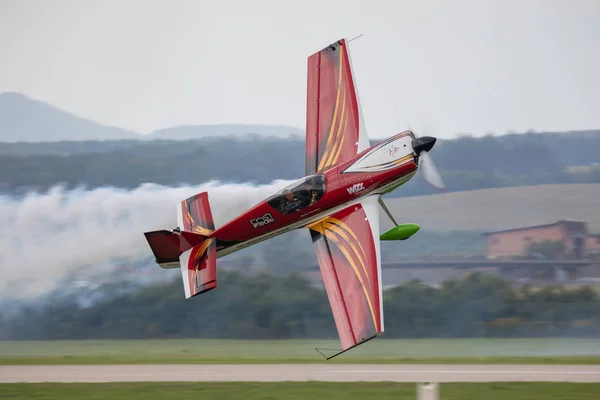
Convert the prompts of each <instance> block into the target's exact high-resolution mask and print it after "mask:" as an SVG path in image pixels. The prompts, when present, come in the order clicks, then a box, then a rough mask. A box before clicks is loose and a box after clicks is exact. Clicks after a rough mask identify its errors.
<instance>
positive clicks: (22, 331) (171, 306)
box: [0, 271, 600, 339]
mask: <svg viewBox="0 0 600 400" xmlns="http://www.w3.org/2000/svg"><path fill="white" fill-rule="evenodd" d="M218 280H219V286H218V287H217V289H215V290H213V291H211V292H208V293H206V294H203V295H201V296H199V297H196V298H193V299H190V300H185V299H184V297H183V288H182V283H181V280H180V279H176V280H174V281H172V282H169V283H166V284H162V285H158V286H153V287H149V288H146V289H142V290H140V291H136V292H132V293H127V294H123V295H120V296H118V297H115V298H112V299H110V300H107V301H103V302H101V303H98V304H95V305H92V306H91V307H83V306H80V305H77V303H76V302H74V301H69V300H63V301H54V302H48V303H46V304H45V305H41V306H39V307H37V308H33V307H28V308H25V309H23V310H22V312H21V313H20V314H19V315H17V316H13V317H10V318H9V317H7V316H5V317H4V318H3V321H2V324H0V337H1V338H3V339H88V338H183V337H185V338H192V337H201V338H240V339H259V338H260V339H281V338H335V337H337V332H336V329H335V324H334V321H333V316H332V312H331V309H330V305H329V301H328V299H327V295H326V293H325V291H324V289H323V288H321V287H315V286H314V285H312V284H311V282H310V281H309V280H307V279H306V278H304V277H302V276H300V275H297V274H290V275H284V276H275V275H269V274H264V273H262V274H243V273H240V272H226V271H221V272H219V275H218ZM384 311H385V326H386V333H385V334H386V337H390V338H424V337H433V338H435V337H438V338H439V337H446V338H458V337H461V338H473V337H548V336H587V337H598V336H600V297H599V295H598V293H597V292H596V291H594V290H593V289H592V288H590V287H582V288H578V289H566V288H563V287H560V286H549V287H543V288H534V287H531V286H522V287H513V286H511V285H510V284H509V283H508V282H507V281H505V280H503V279H501V278H499V277H497V276H494V275H486V274H482V273H472V274H469V275H467V276H466V277H464V278H463V279H460V280H448V281H445V282H443V283H442V284H441V285H440V286H439V287H432V286H428V285H424V284H422V283H421V282H418V281H410V282H407V283H405V284H403V285H401V286H398V287H394V288H391V289H387V290H385V291H384Z"/></svg>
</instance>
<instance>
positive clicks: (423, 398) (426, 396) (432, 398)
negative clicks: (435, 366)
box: [417, 382, 440, 400]
mask: <svg viewBox="0 0 600 400" xmlns="http://www.w3.org/2000/svg"><path fill="white" fill-rule="evenodd" d="M439 396H440V392H439V388H438V383H437V382H429V383H417V400H439Z"/></svg>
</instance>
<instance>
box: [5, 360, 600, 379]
mask: <svg viewBox="0 0 600 400" xmlns="http://www.w3.org/2000/svg"><path fill="white" fill-rule="evenodd" d="M309 380H314V381H330V382H342V381H346V382H347V381H395V382H502V381H504V382H511V381H512V382H517V381H518V382H541V381H548V382H550V381H552V382H600V365H369V364H355V365H348V364H346V365H339V364H338V365H336V364H331V365H322V364H318V365H310V364H297V365H294V364H281V365H56V366H54V365H48V366H37V365H36V366H21V365H20V366H0V382H3V383H6V382H159V381H162V382H166V381H188V382H193V381H196V382H207V381H215V382H216V381H255V382H276V381H309Z"/></svg>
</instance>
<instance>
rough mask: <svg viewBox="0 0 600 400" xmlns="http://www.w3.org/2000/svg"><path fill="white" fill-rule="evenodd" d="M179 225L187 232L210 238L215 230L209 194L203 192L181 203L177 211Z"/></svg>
mask: <svg viewBox="0 0 600 400" xmlns="http://www.w3.org/2000/svg"><path fill="white" fill-rule="evenodd" d="M177 224H178V225H179V227H180V228H181V229H182V230H184V231H186V232H193V233H197V234H200V235H204V236H210V234H211V233H212V232H213V231H214V230H215V223H214V221H213V217H212V212H211V210H210V204H209V202H208V193H207V192H202V193H198V194H197V195H195V196H192V197H190V198H188V199H185V200H184V201H182V202H181V206H180V207H179V208H178V209H177Z"/></svg>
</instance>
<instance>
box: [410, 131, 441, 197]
mask: <svg viewBox="0 0 600 400" xmlns="http://www.w3.org/2000/svg"><path fill="white" fill-rule="evenodd" d="M415 136H416V135H415ZM436 140H437V139H436V138H434V137H433V136H421V137H418V136H416V138H415V139H413V141H412V147H413V150H414V151H415V153H417V156H418V162H419V169H421V168H422V169H423V177H424V178H425V180H426V181H427V182H429V184H431V185H432V186H434V187H436V188H438V189H440V190H442V189H444V182H443V181H442V177H441V176H440V173H439V172H438V170H437V168H436V167H435V164H434V163H433V160H432V159H431V156H430V155H429V151H430V150H431V149H432V148H433V145H434V144H435V142H436Z"/></svg>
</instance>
